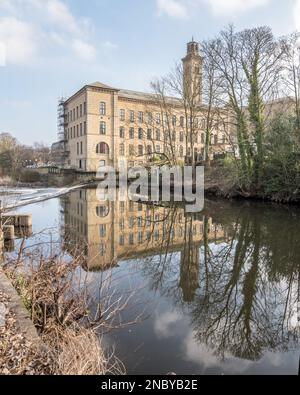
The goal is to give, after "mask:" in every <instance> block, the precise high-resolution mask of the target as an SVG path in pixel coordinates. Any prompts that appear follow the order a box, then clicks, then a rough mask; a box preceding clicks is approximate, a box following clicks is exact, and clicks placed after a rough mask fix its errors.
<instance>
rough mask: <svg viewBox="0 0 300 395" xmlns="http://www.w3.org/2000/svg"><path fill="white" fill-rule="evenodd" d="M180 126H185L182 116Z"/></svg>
mask: <svg viewBox="0 0 300 395" xmlns="http://www.w3.org/2000/svg"><path fill="white" fill-rule="evenodd" d="M180 126H181V127H182V128H183V127H184V117H180Z"/></svg>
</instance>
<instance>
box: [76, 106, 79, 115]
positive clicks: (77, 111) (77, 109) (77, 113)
mask: <svg viewBox="0 0 300 395" xmlns="http://www.w3.org/2000/svg"><path fill="white" fill-rule="evenodd" d="M76 118H79V108H78V106H77V107H76Z"/></svg>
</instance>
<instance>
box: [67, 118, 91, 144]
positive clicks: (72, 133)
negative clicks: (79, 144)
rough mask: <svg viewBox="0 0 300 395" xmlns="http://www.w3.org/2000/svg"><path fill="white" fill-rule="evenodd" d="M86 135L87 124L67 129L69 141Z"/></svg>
mask: <svg viewBox="0 0 300 395" xmlns="http://www.w3.org/2000/svg"><path fill="white" fill-rule="evenodd" d="M86 133H87V130H86V122H83V123H79V124H77V125H75V126H72V127H70V128H68V129H67V138H68V140H71V139H74V138H77V137H82V136H85V135H86Z"/></svg>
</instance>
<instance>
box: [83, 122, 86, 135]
mask: <svg viewBox="0 0 300 395" xmlns="http://www.w3.org/2000/svg"><path fill="white" fill-rule="evenodd" d="M83 133H84V134H86V122H84V123H83Z"/></svg>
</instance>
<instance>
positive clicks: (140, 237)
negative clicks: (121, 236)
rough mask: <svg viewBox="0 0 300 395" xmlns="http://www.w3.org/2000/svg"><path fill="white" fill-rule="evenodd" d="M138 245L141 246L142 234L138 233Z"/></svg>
mask: <svg viewBox="0 0 300 395" xmlns="http://www.w3.org/2000/svg"><path fill="white" fill-rule="evenodd" d="M138 243H139V244H143V232H139V233H138Z"/></svg>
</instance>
